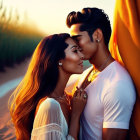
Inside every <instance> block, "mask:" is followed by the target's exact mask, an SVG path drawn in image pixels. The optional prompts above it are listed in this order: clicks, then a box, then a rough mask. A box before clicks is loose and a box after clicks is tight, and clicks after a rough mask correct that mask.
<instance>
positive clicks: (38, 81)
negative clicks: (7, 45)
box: [9, 34, 70, 140]
mask: <svg viewBox="0 0 140 140" xmlns="http://www.w3.org/2000/svg"><path fill="white" fill-rule="evenodd" d="M69 37H70V36H69V34H55V35H52V36H49V37H46V38H44V39H43V40H42V41H41V42H40V43H39V44H38V46H37V48H36V49H35V51H34V53H33V56H32V59H31V61H30V64H29V67H28V69H27V72H26V74H25V76H24V78H23V80H22V81H21V82H20V84H19V85H18V86H17V88H16V89H15V91H14V92H13V93H12V95H11V97H10V99H9V109H10V114H11V117H12V122H13V124H14V127H15V130H16V138H17V140H29V139H30V137H31V131H32V128H33V121H34V115H35V110H36V106H37V104H38V102H39V101H40V100H41V99H42V98H44V97H46V96H48V95H49V94H50V93H51V92H52V91H53V90H54V88H55V87H56V84H57V81H58V76H59V71H58V62H59V60H60V59H64V58H65V53H64V50H65V49H66V47H67V46H68V44H66V43H65V40H66V39H67V38H69Z"/></svg>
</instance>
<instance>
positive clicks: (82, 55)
mask: <svg viewBox="0 0 140 140" xmlns="http://www.w3.org/2000/svg"><path fill="white" fill-rule="evenodd" d="M79 56H80V58H81V59H82V60H84V54H83V53H82V52H79Z"/></svg>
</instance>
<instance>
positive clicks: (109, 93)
mask: <svg viewBox="0 0 140 140" xmlns="http://www.w3.org/2000/svg"><path fill="white" fill-rule="evenodd" d="M90 70H91V67H90V68H89V69H87V70H86V71H85V72H84V73H83V75H82V76H81V80H79V84H78V86H79V87H80V85H81V83H82V82H83V80H84V79H85V76H86V75H87V74H88V73H89V71H90ZM85 91H86V92H87V94H88V100H87V104H86V106H85V109H84V112H83V114H82V115H81V120H80V121H81V126H80V127H81V128H80V139H82V140H101V139H102V128H120V129H129V121H130V117H131V113H132V110H133V106H134V103H135V100H136V93H135V88H134V85H133V82H132V80H131V77H130V76H129V74H128V72H127V71H126V70H125V69H124V68H123V67H122V66H121V65H120V64H119V63H118V62H116V61H114V62H112V63H111V64H110V65H109V66H107V67H106V68H105V69H104V70H103V71H102V72H100V73H99V74H98V76H97V77H96V78H95V79H94V80H93V82H91V83H90V84H89V85H88V86H87V87H86V88H85Z"/></svg>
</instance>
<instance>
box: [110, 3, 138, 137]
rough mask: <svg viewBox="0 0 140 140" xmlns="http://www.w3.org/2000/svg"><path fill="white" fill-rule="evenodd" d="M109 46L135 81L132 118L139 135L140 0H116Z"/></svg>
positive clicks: (113, 54)
mask: <svg viewBox="0 0 140 140" xmlns="http://www.w3.org/2000/svg"><path fill="white" fill-rule="evenodd" d="M109 47H110V51H111V54H112V56H113V57H114V58H115V59H116V60H117V61H119V62H120V63H121V64H122V65H124V66H125V67H126V69H127V70H128V71H129V73H130V75H131V76H132V79H133V81H134V83H135V86H136V89H137V95H138V96H137V101H136V105H135V108H134V112H133V115H132V119H133V123H134V126H135V128H136V130H137V133H138V135H139V137H140V0H116V5H115V12H114V23H113V31H112V35H111V40H110V46H109Z"/></svg>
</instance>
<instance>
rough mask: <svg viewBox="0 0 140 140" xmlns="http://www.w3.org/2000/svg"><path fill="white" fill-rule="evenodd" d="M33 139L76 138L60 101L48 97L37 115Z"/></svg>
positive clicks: (55, 139) (66, 139) (72, 139)
mask: <svg viewBox="0 0 140 140" xmlns="http://www.w3.org/2000/svg"><path fill="white" fill-rule="evenodd" d="M31 140H74V138H73V137H72V136H70V135H68V124H67V122H66V119H65V117H64V114H63V112H62V109H61V106H60V104H59V102H58V101H56V100H55V99H53V98H47V99H46V100H45V101H43V102H42V103H41V105H40V106H39V109H38V112H37V114H36V116H35V119H34V123H33V129H32V133H31Z"/></svg>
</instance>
